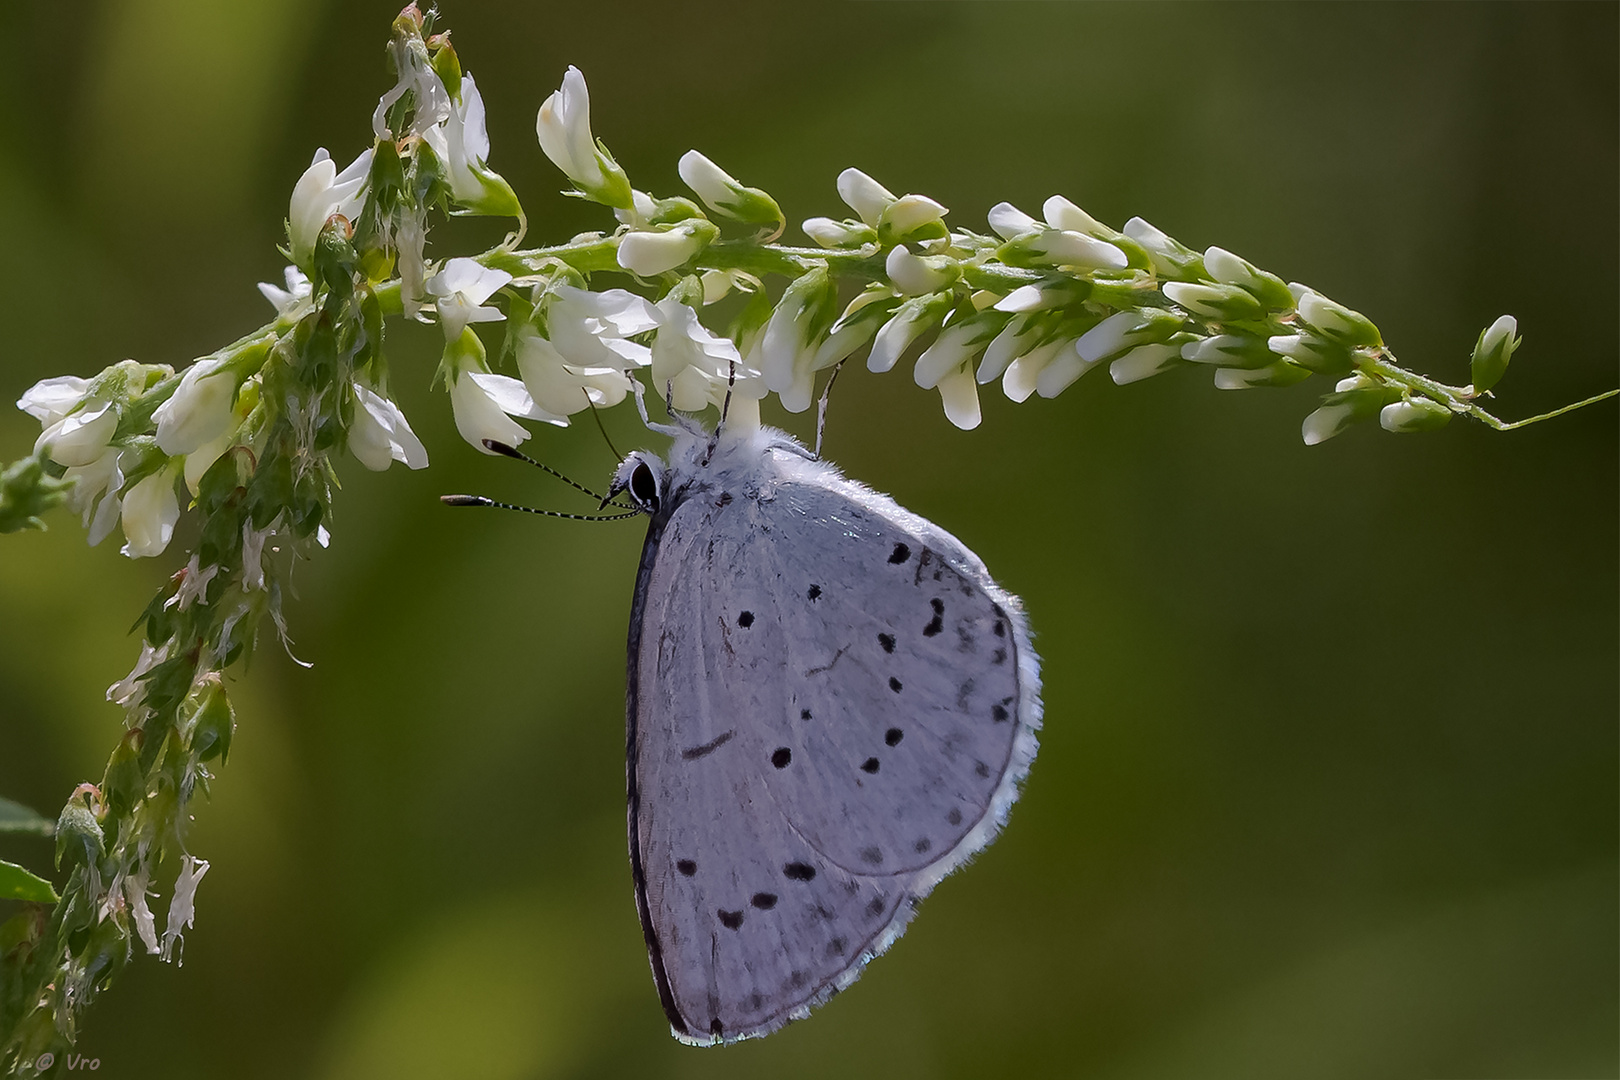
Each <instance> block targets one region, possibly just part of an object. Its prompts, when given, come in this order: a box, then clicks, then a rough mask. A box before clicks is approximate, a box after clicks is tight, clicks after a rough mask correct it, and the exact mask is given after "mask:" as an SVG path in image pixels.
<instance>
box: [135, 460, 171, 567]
mask: <svg viewBox="0 0 1620 1080" xmlns="http://www.w3.org/2000/svg"><path fill="white" fill-rule="evenodd" d="M179 520H180V500H179V499H178V498H177V497H176V496H175V493H174V473H173V471H172V470H171V469H170V468H169V467H168V466H164V467H163V468H161V469H159V470H158V471H157V472H155V473H153V474H152V475H150V476H148V477H146V478H145V479H143V480H141V481H139V482H138V483H136V484H135V486H134V487H132V488H130V489H129V491H128V492H126V493H125V495H124V506H123V521H124V541H125V543H124V548H123V553H124V554H125V555H128V556H129V557H130V558H132V559H143V558H149V557H151V556H154V555H161V554H163V549H164V548H166V547H168V546H169V541H170V539H172V538H173V536H174V523H175V522H176V521H179Z"/></svg>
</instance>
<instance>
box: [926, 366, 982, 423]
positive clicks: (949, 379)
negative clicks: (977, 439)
mask: <svg viewBox="0 0 1620 1080" xmlns="http://www.w3.org/2000/svg"><path fill="white" fill-rule="evenodd" d="M935 385H936V386H937V387H938V388H939V399H940V402H941V403H942V404H943V405H944V406H945V418H946V419H947V420H949V421H950V422H951V423H953V424H955V425H956V426H957V427H959V428H961V429H962V430H963V431H972V430H973V429H974V428H976V427H978V426H979V420H980V413H979V384H978V383H976V382H974V381H973V372H971V371H970V370H968V368H967V366H966V365H963V366H962V367H961V368H959V369H957V370H955V371H952V372H949V373H947V374H945V375H943V376H941V377H940V380H939V382H938V383H936V384H935Z"/></svg>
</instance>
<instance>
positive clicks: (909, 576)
mask: <svg viewBox="0 0 1620 1080" xmlns="http://www.w3.org/2000/svg"><path fill="white" fill-rule="evenodd" d="M629 659H630V694H629V697H630V701H629V711H630V717H629V719H630V734H629V783H630V792H631V798H630V838H631V856H632V864H633V867H634V870H635V876H636V888H637V900H638V904H639V905H640V910H641V916H642V925H643V928H644V930H645V932H646V936H647V944H648V951H649V954H650V957H651V960H652V965H653V971H654V976H655V979H656V980H657V982H658V986H659V991H660V996H661V998H662V1000H663V1004H664V1008H665V1011H666V1012H667V1013H668V1015H669V1018H670V1023H671V1026H672V1027H673V1028H674V1030H675V1033H676V1035H677V1036H678V1037H681V1038H683V1039H685V1040H687V1041H691V1042H701V1043H709V1042H715V1041H727V1042H729V1041H732V1040H735V1039H741V1038H748V1037H751V1036H754V1035H762V1034H766V1033H768V1032H770V1031H772V1030H774V1029H775V1028H777V1027H779V1026H781V1025H782V1024H784V1023H786V1022H787V1021H788V1020H791V1019H795V1018H798V1017H801V1016H803V1015H806V1014H807V1013H808V1011H809V1009H810V1007H811V1006H813V1005H815V1004H818V1003H819V1002H821V1001H823V1000H825V999H826V998H827V997H829V996H831V995H832V994H833V993H836V992H837V991H838V990H840V989H842V988H843V987H845V986H847V985H848V984H849V983H851V982H853V981H854V980H855V979H856V978H857V977H858V976H859V974H860V972H861V969H862V968H863V967H864V965H865V963H866V962H867V961H868V960H870V959H871V958H872V957H873V956H876V955H877V954H879V953H881V952H882V951H883V950H884V949H886V948H887V947H888V945H889V944H890V943H891V942H892V941H893V940H894V938H895V937H897V936H898V935H899V933H900V931H901V930H902V929H903V927H904V924H905V922H906V920H907V919H908V918H909V917H910V915H911V912H912V910H913V907H914V905H915V904H916V902H917V901H918V900H920V899H921V897H922V896H924V895H926V894H927V892H928V891H929V890H930V889H931V888H932V887H933V886H934V884H935V883H937V882H938V881H939V879H940V878H942V877H943V876H944V875H945V874H947V873H949V872H950V870H951V869H953V868H954V867H956V866H957V865H959V864H960V863H961V862H962V861H963V860H965V859H966V858H968V857H969V856H970V855H971V854H973V852H975V851H977V850H979V849H980V848H982V847H983V846H984V845H985V844H987V843H988V842H989V841H990V840H991V839H993V837H994V835H995V833H996V831H997V829H998V828H999V826H1000V825H1001V823H1002V822H1003V821H1004V819H1005V815H1006V813H1007V809H1008V807H1010V805H1011V804H1012V802H1013V800H1014V799H1015V798H1016V797H1017V784H1018V781H1019V780H1020V779H1021V778H1022V776H1023V774H1024V772H1025V771H1026V770H1027V768H1028V765H1029V762H1030V760H1031V759H1032V758H1033V756H1034V753H1035V735H1034V732H1035V728H1036V727H1037V726H1038V724H1039V716H1040V702H1039V675H1038V664H1037V661H1036V658H1035V654H1034V652H1033V650H1032V649H1031V648H1030V643H1029V637H1028V633H1027V630H1026V627H1025V624H1024V620H1023V617H1022V615H1021V613H1020V610H1019V607H1018V603H1017V601H1016V600H1015V599H1014V598H1013V597H1011V596H1010V595H1008V594H1007V593H1005V592H1003V591H1002V590H1001V589H1000V588H998V587H997V586H996V585H995V584H994V582H992V581H991V580H990V577H989V575H988V573H987V572H986V571H985V569H984V566H983V565H982V564H981V563H980V562H979V560H978V559H977V558H976V557H975V556H974V555H973V554H972V553H971V552H970V551H968V550H967V549H966V548H965V547H963V545H962V544H961V543H960V542H958V541H957V540H956V539H955V538H954V537H952V536H950V535H949V534H948V533H945V532H944V531H943V530H941V529H939V528H937V527H935V526H933V525H932V524H930V523H929V522H927V521H925V520H924V519H922V518H919V517H917V516H916V515H913V514H910V513H908V512H906V511H905V510H903V509H901V508H900V507H899V506H898V505H896V504H895V503H894V502H893V501H892V500H890V499H888V498H886V497H884V496H881V495H878V494H876V493H874V492H871V491H869V490H868V489H866V488H864V487H862V486H860V485H858V484H855V483H853V482H850V481H847V480H844V479H843V478H842V477H840V476H839V475H838V474H837V473H836V472H835V471H833V470H832V469H831V468H829V467H827V466H824V465H820V464H815V463H804V462H793V463H790V465H789V467H788V471H787V472H786V473H785V474H784V475H781V476H778V477H777V478H776V480H775V482H774V483H770V484H765V485H761V486H760V487H758V488H756V489H754V490H752V491H748V492H741V491H739V492H738V493H737V494H736V495H735V496H734V497H728V493H718V492H715V491H706V492H703V493H702V494H700V495H698V496H694V497H692V498H690V499H688V500H686V501H685V502H682V503H680V504H679V505H678V506H676V508H675V509H674V510H673V512H671V513H669V515H668V517H667V519H666V520H664V521H662V522H658V521H655V523H654V527H653V531H652V532H651V533H650V534H649V538H648V543H647V547H646V549H645V551H644V555H643V561H642V572H641V576H640V578H639V580H638V588H637V610H636V611H635V612H634V613H633V617H632V629H631V655H630V658H629Z"/></svg>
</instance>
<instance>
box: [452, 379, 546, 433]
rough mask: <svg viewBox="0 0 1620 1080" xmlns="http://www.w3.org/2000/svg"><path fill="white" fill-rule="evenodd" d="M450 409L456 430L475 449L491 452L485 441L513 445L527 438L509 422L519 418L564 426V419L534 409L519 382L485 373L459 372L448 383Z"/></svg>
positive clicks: (532, 399) (514, 424)
mask: <svg viewBox="0 0 1620 1080" xmlns="http://www.w3.org/2000/svg"><path fill="white" fill-rule="evenodd" d="M450 408H451V410H452V411H453V412H454V413H455V417H456V430H457V431H459V432H460V433H461V437H462V438H463V439H466V440H467V442H468V443H469V444H470V445H472V446H473V447H474V448H475V449H478V450H481V451H483V452H484V453H486V454H488V453H491V452H492V451H490V450H489V449H488V448H487V447H485V446H484V440H485V439H493V440H494V441H496V442H503V443H506V444H507V445H508V446H516V445H518V444H519V443H521V442H523V440H525V439H527V438H528V437H529V433H528V431H526V430H525V429H524V427H523V425H521V424H519V423H517V422H516V421H514V420H513V419H512V417H513V416H521V417H523V418H524V419H527V420H540V421H543V422H545V423H548V424H557V425H559V426H562V425H566V424H567V423H568V420H567V418H566V417H562V416H557V415H554V414H552V413H549V412H547V411H545V410H544V409H542V408H540V407H539V406H537V405H536V404H535V402H534V398H533V397H532V396H530V394H529V391H528V390H526V389H525V388H524V386H523V384H522V383H520V382H518V381H517V380H516V379H512V378H508V377H507V376H505V375H492V374H490V373H489V372H485V371H465V370H464V371H461V372H459V373H457V375H456V377H455V381H454V382H452V383H451V384H450Z"/></svg>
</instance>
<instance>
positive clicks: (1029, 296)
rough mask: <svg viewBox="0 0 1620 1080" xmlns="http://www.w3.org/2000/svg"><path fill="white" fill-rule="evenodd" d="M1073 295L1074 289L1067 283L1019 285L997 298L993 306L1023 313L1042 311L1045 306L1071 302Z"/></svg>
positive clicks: (997, 308) (1056, 305) (1058, 305)
mask: <svg viewBox="0 0 1620 1080" xmlns="http://www.w3.org/2000/svg"><path fill="white" fill-rule="evenodd" d="M1074 297H1075V293H1074V290H1073V288H1072V287H1070V286H1069V285H1068V284H1067V283H1058V284H1055V285H1045V286H1042V285H1020V286H1018V288H1016V289H1014V290H1013V291H1012V292H1010V293H1008V294H1007V295H1006V296H1003V297H1002V298H1001V299H1000V300H997V301H996V304H995V308H996V310H997V311H1010V312H1013V313H1014V314H1023V313H1025V312H1029V311H1044V310H1046V309H1047V308H1053V307H1061V306H1063V305H1065V304H1068V303H1071V302H1072V301H1073V300H1074Z"/></svg>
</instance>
